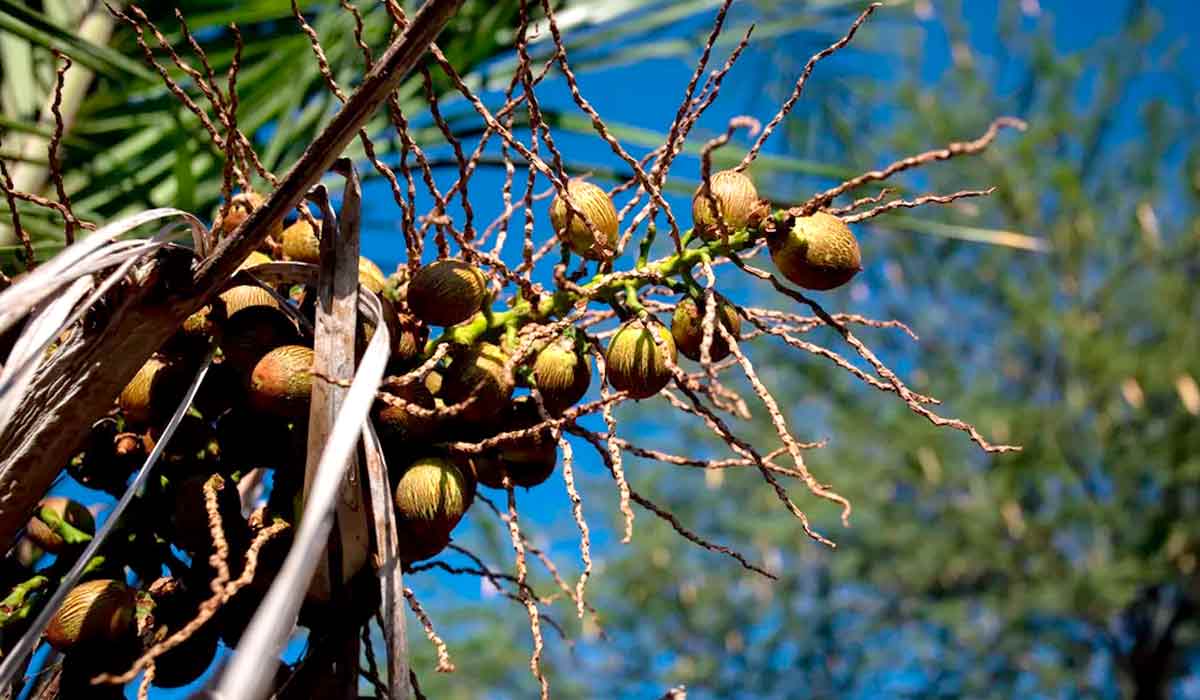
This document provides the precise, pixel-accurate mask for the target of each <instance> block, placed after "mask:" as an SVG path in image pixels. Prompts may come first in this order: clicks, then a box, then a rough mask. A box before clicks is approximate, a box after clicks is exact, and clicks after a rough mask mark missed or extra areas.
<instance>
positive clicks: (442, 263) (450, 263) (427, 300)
mask: <svg viewBox="0 0 1200 700" xmlns="http://www.w3.org/2000/svg"><path fill="white" fill-rule="evenodd" d="M487 294H488V286H487V277H486V276H484V274H483V271H481V270H480V269H479V268H477V267H475V266H473V265H468V264H467V263H465V262H463V261H461V260H452V259H445V260H437V261H435V262H432V263H430V264H428V265H426V266H425V267H422V268H421V269H419V270H417V272H416V274H414V275H413V278H412V281H411V282H409V283H408V308H409V309H411V310H412V312H413V314H414V315H415V316H416V317H417V318H419V319H421V320H422V321H424V322H425V323H428V324H430V325H434V326H453V325H455V324H457V323H462V322H463V321H465V320H467V319H468V318H471V316H473V315H475V312H477V311H479V307H481V306H482V305H483V303H484V300H485V299H486V298H487Z"/></svg>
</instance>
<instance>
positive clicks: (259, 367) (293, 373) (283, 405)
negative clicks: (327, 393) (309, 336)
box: [249, 345, 313, 419]
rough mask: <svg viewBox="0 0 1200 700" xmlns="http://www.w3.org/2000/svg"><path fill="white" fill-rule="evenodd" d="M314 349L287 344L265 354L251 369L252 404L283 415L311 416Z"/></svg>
mask: <svg viewBox="0 0 1200 700" xmlns="http://www.w3.org/2000/svg"><path fill="white" fill-rule="evenodd" d="M312 367H313V350H312V348H308V347H305V346H303V345H284V346H282V347H278V348H275V349H274V350H272V351H270V352H268V353H267V354H266V355H263V357H262V359H261V360H259V361H258V363H257V364H255V365H254V371H253V372H251V373H250V392H249V399H250V407H251V408H253V409H254V410H256V411H261V412H263V413H269V414H271V415H274V416H280V417H281V418H291V419H301V418H306V417H307V416H308V406H309V401H310V399H311V398H312Z"/></svg>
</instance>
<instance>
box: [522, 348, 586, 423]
mask: <svg viewBox="0 0 1200 700" xmlns="http://www.w3.org/2000/svg"><path fill="white" fill-rule="evenodd" d="M533 383H534V385H536V386H537V388H538V392H540V393H541V395H542V401H543V402H544V403H545V405H546V410H547V411H549V412H550V413H552V414H555V415H558V414H561V413H562V412H563V411H565V410H567V409H568V408H570V407H571V406H574V405H575V403H576V402H578V401H579V400H580V399H582V398H583V396H584V394H586V393H587V390H588V386H589V385H590V384H591V383H592V367H591V363H590V362H589V361H588V358H587V356H586V355H583V354H580V353H579V352H578V351H577V350H576V349H575V341H574V340H572V339H571V338H567V337H565V336H562V337H559V338H557V339H555V340H554V341H553V342H551V343H550V344H549V345H547V346H546V347H544V348H542V350H541V351H540V352H539V353H538V354H537V357H536V358H534V361H533Z"/></svg>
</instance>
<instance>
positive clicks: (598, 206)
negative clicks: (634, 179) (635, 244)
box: [550, 179, 618, 260]
mask: <svg viewBox="0 0 1200 700" xmlns="http://www.w3.org/2000/svg"><path fill="white" fill-rule="evenodd" d="M567 194H569V195H570V196H571V201H572V202H573V204H574V205H575V209H576V210H578V211H579V212H580V213H582V214H583V216H585V217H587V221H590V222H591V223H592V226H594V227H595V229H596V232H597V233H598V234H599V236H600V240H599V241H597V240H596V236H595V235H593V234H592V231H591V229H589V228H588V225H587V221H585V220H584V219H583V218H582V217H580V216H577V215H575V214H572V213H571V211H570V210H569V209H567V203H566V202H565V201H564V200H563V198H562V197H561V196H556V197H555V198H554V201H553V202H552V203H551V204H550V224H551V226H553V227H554V233H555V234H557V235H558V238H559V240H561V241H562V242H563V244H564V245H566V246H567V247H568V248H570V249H571V250H572V251H574V252H575V253H576V254H577V255H581V256H583V257H585V258H588V259H590V260H606V259H608V258H611V257H612V256H613V253H614V252H616V249H617V227H618V223H617V209H616V207H615V206H613V201H612V197H609V196H608V193H607V192H605V191H604V190H603V189H601V188H600V187H597V186H596V185H593V184H592V183H590V182H587V181H585V180H579V179H572V180H571V181H570V182H568V183H567Z"/></svg>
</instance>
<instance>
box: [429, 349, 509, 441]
mask: <svg viewBox="0 0 1200 700" xmlns="http://www.w3.org/2000/svg"><path fill="white" fill-rule="evenodd" d="M506 362H508V353H506V352H504V350H502V349H501V348H500V347H499V346H496V345H492V344H491V343H480V344H479V345H476V346H474V347H472V348H470V349H469V350H467V351H466V352H465V353H463V354H462V355H460V356H458V357H456V358H454V361H453V362H452V363H451V365H450V367H449V370H448V371H447V373H446V376H445V380H444V381H443V383H442V391H441V395H442V398H443V400H444V401H445V402H446V404H447V405H450V404H462V403H464V402H466V401H467V400H471V403H470V404H468V405H466V406H464V408H463V409H462V412H461V413H459V414H458V416H459V418H460V420H461V421H462V422H465V423H472V424H480V423H485V422H492V421H494V420H495V419H496V418H497V417H498V414H499V413H500V411H501V410H502V409H503V408H504V407H505V406H506V405H507V404H508V399H509V397H510V396H512V392H513V381H514V380H513V378H512V377H511V376H508V375H507V374H506V373H505V371H504V365H505V363H506Z"/></svg>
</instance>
